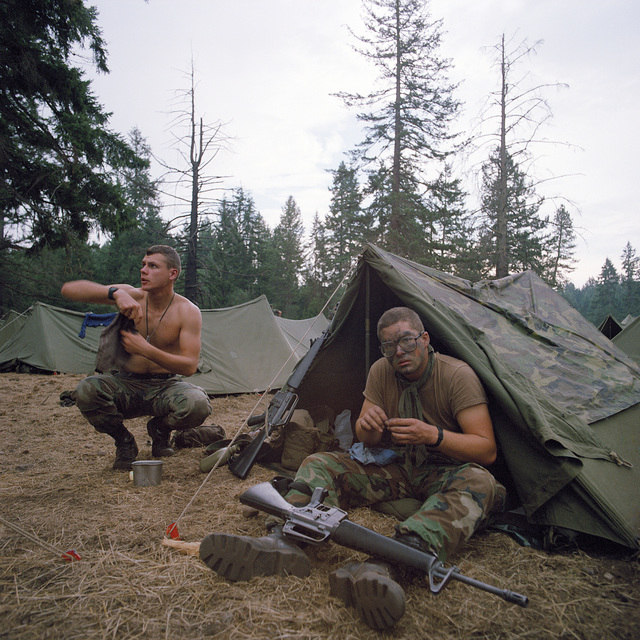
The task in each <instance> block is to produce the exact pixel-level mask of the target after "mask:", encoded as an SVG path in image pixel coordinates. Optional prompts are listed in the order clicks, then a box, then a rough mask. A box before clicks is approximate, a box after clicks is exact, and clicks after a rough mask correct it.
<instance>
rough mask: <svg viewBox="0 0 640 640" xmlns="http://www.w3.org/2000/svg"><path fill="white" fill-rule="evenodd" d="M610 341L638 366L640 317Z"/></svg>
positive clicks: (639, 360) (639, 358)
mask: <svg viewBox="0 0 640 640" xmlns="http://www.w3.org/2000/svg"><path fill="white" fill-rule="evenodd" d="M611 341H612V342H613V344H615V345H616V347H618V349H622V351H624V352H625V353H626V354H627V355H628V356H630V357H631V358H633V360H635V361H636V362H637V363H639V364H640V316H638V317H637V318H636V319H635V320H632V321H631V322H630V323H629V324H627V325H625V326H624V328H623V329H622V331H620V333H618V334H616V335H615V336H614V337H613V338H612V339H611ZM639 508H640V507H639Z"/></svg>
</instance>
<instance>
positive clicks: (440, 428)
mask: <svg viewBox="0 0 640 640" xmlns="http://www.w3.org/2000/svg"><path fill="white" fill-rule="evenodd" d="M436 429H437V430H438V439H437V440H436V441H435V442H434V443H433V444H430V445H428V446H430V447H431V448H432V449H436V448H437V447H439V446H440V443H441V442H442V438H444V431H443V429H442V427H441V426H440V425H439V424H437V425H436Z"/></svg>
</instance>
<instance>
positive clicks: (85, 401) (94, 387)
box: [75, 376, 107, 413]
mask: <svg viewBox="0 0 640 640" xmlns="http://www.w3.org/2000/svg"><path fill="white" fill-rule="evenodd" d="M106 396H107V394H106V391H105V389H104V386H103V384H102V378H101V377H100V376H88V377H87V378H84V379H82V380H80V382H79V383H78V386H77V387H76V390H75V399H76V406H77V407H78V409H80V411H81V412H82V413H86V412H91V411H95V410H96V409H99V408H100V407H101V406H103V405H104V403H105V399H106Z"/></svg>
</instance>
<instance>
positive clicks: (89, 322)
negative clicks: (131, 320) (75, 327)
mask: <svg viewBox="0 0 640 640" xmlns="http://www.w3.org/2000/svg"><path fill="white" fill-rule="evenodd" d="M117 315H118V314H117V313H92V312H91V311H89V312H88V313H85V314H84V320H83V321H82V326H81V327H80V333H79V334H78V338H84V337H85V335H86V332H87V327H106V326H108V325H110V324H111V323H112V322H113V320H114V319H115V317H116V316H117Z"/></svg>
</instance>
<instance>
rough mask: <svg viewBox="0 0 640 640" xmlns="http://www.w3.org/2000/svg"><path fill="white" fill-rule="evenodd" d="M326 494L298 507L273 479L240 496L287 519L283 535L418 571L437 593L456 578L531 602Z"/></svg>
mask: <svg viewBox="0 0 640 640" xmlns="http://www.w3.org/2000/svg"><path fill="white" fill-rule="evenodd" d="M325 497H326V489H322V488H316V489H315V490H314V492H313V495H312V496H311V502H309V504H308V505H307V506H305V507H294V506H293V505H291V504H289V503H288V502H287V501H286V500H285V499H284V498H283V497H282V496H281V495H280V493H278V491H277V490H276V488H275V487H274V486H273V485H272V484H271V483H270V482H262V483H260V484H257V485H255V486H253V487H251V488H250V489H248V490H247V491H245V492H244V493H243V494H242V495H241V496H240V502H242V503H243V504H246V505H248V506H250V507H253V508H254V509H258V510H260V511H264V512H265V513H269V514H271V515H274V516H278V517H280V518H282V519H283V520H284V521H285V524H284V526H283V534H284V535H285V537H288V538H291V539H292V540H295V541H297V542H303V543H308V544H320V543H322V542H325V541H326V540H328V539H331V540H333V541H334V542H336V543H338V544H340V545H342V546H344V547H349V548H350V549H355V550H356V551H363V552H364V553H367V554H369V555H372V556H374V557H377V558H379V559H381V560H386V561H387V562H389V563H391V564H393V565H403V566H405V567H409V568H411V569H413V570H417V571H419V572H421V573H423V574H425V575H427V576H428V578H429V588H430V589H431V591H432V592H433V593H436V594H437V593H439V592H440V591H441V590H442V589H443V588H444V587H445V585H446V584H447V583H448V582H449V580H452V579H453V580H458V581H460V582H464V583H465V584H468V585H470V586H472V587H475V588H477V589H482V590H483V591H487V592H489V593H492V594H494V595H497V596H499V597H501V598H502V599H503V600H506V601H507V602H510V603H512V604H517V605H519V606H521V607H526V606H527V605H528V603H529V599H528V598H527V596H523V595H520V594H519V593H515V592H513V591H508V590H506V589H499V588H498V587H494V586H492V585H489V584H486V583H484V582H480V581H479V580H474V579H473V578H468V577H467V576H465V575H463V574H462V573H460V570H459V569H458V567H448V568H447V567H445V566H444V564H443V563H442V562H440V560H438V558H437V557H436V556H435V555H433V554H430V553H425V552H424V551H420V550H419V549H416V548H414V547H410V546H408V545H406V544H403V543H402V542H399V541H398V540H394V539H393V538H388V537H387V536H383V535H381V534H379V533H376V532H375V531H371V529H367V528H366V527H363V526H361V525H359V524H356V523H355V522H351V521H350V520H349V519H348V515H347V512H346V511H343V510H342V509H339V508H337V507H328V506H326V505H324V504H323V501H324V499H325Z"/></svg>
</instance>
